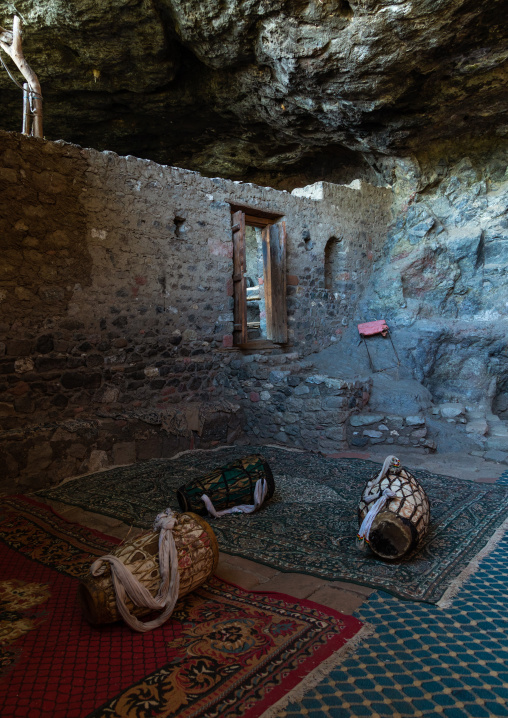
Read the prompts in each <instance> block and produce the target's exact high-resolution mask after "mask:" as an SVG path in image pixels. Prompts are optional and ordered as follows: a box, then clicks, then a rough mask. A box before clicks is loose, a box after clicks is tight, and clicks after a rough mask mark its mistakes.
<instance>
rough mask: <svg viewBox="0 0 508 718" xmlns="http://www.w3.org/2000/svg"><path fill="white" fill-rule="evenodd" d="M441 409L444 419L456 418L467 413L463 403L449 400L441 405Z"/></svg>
mask: <svg viewBox="0 0 508 718" xmlns="http://www.w3.org/2000/svg"><path fill="white" fill-rule="evenodd" d="M439 411H440V412H441V416H442V417H443V418H444V419H456V418H457V417H458V416H461V414H465V413H466V410H465V407H464V405H463V404H456V403H452V402H448V403H446V404H440V405H439Z"/></svg>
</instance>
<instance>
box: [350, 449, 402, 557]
mask: <svg viewBox="0 0 508 718" xmlns="http://www.w3.org/2000/svg"><path fill="white" fill-rule="evenodd" d="M398 462H399V460H398V459H397V457H396V456H387V457H386V459H385V461H384V464H383V467H382V469H381V471H380V472H379V474H378V475H377V476H376V478H375V479H374V481H373V482H372V485H371V487H370V489H369V492H368V493H367V494H365V495H364V496H362V500H363V501H364V502H365V503H366V504H367V505H368V504H371V503H372V502H373V501H375V503H374V505H373V506H371V507H370V509H369V511H368V512H367V515H366V516H365V518H364V519H363V521H362V525H361V526H360V528H359V530H358V533H357V535H356V543H357V546H358V548H362V549H363V548H365V547H366V545H368V544H369V538H370V530H371V528H372V524H373V522H374V519H375V518H376V516H377V515H378V513H379V512H380V511H381V509H382V508H383V506H384V505H385V504H386V502H387V501H388V500H389V499H392V498H393V497H394V496H396V494H395V493H394V492H393V491H392V490H391V489H384V491H376V492H372V488H373V486H375V485H376V484H377V485H379V483H380V482H381V481H382V480H383V479H384V478H385V476H386V474H387V473H388V471H389V469H390V466H391V465H392V463H394V464H395V463H396V464H398Z"/></svg>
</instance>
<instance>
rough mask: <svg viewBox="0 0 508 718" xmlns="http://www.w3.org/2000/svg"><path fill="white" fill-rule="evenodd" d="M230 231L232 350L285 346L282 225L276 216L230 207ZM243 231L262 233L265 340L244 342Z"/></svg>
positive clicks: (285, 314)
mask: <svg viewBox="0 0 508 718" xmlns="http://www.w3.org/2000/svg"><path fill="white" fill-rule="evenodd" d="M231 210H232V231H233V297H234V308H233V313H234V324H233V346H234V347H235V348H240V349H261V348H270V347H280V346H284V345H287V343H288V327H287V305H286V291H287V286H286V284H287V280H286V276H287V274H286V223H285V222H284V221H282V219H281V216H280V215H275V214H274V215H271V214H268V213H266V214H265V213H263V214H261V213H259V212H258V210H252V209H250V208H248V207H238V206H232V207H231ZM246 227H258V228H260V229H261V230H262V243H263V244H262V246H263V275H264V276H263V284H264V292H265V309H266V328H267V338H266V339H251V340H249V339H248V327H247V286H246V281H245V271H246V266H247V263H246V247H245V229H246Z"/></svg>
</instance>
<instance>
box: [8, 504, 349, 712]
mask: <svg viewBox="0 0 508 718" xmlns="http://www.w3.org/2000/svg"><path fill="white" fill-rule="evenodd" d="M115 543H118V541H117V540H116V539H112V538H110V537H107V536H104V535H101V534H99V533H97V532H94V531H92V530H89V529H86V528H84V527H82V526H79V525H77V524H72V523H69V522H67V521H65V520H64V519H63V518H61V517H59V516H57V515H56V514H55V513H53V512H52V511H51V510H50V509H48V507H46V506H43V505H41V504H38V503H36V502H34V501H31V500H30V499H27V498H24V497H14V498H12V497H11V498H8V499H4V500H3V505H2V508H1V509H0V715H1V716H2V718H18V717H19V718H27V717H29V718H50V717H51V718H81V717H85V716H90V718H92V716H93V718H114V717H115V716H122V717H125V718H127V717H128V718H149V717H150V718H151V717H154V716H158V717H164V718H170V717H173V716H174V717H176V716H178V718H191V717H192V718H198V717H201V716H202V717H205V716H206V717H210V718H211V717H212V716H216V717H217V718H219V717H222V716H239V717H242V718H255V717H256V716H261V715H262V714H263V713H264V712H265V711H266V710H268V709H269V708H270V707H271V706H273V705H274V704H275V703H276V702H277V701H279V700H280V699H281V698H283V697H284V696H285V695H287V694H288V693H289V692H290V691H292V690H293V689H294V688H295V687H298V686H299V685H302V684H301V682H302V681H305V680H307V679H308V678H309V676H311V674H312V672H313V671H314V670H315V669H316V668H317V667H319V666H320V665H322V664H323V662H324V661H330V660H332V661H333V660H334V658H335V657H333V654H334V653H335V652H336V651H338V650H339V649H340V648H342V647H343V646H344V645H345V644H346V642H347V641H348V640H349V639H351V638H352V637H353V636H354V635H355V634H356V633H357V632H358V631H359V629H360V628H361V625H362V624H361V623H360V622H359V621H358V620H357V619H355V618H353V617H351V616H344V615H342V614H340V613H337V612H336V611H333V610H331V609H328V608H324V607H321V606H318V605H317V604H315V603H312V602H310V601H298V602H295V601H294V599H291V598H290V597H288V596H283V595H282V594H275V593H272V594H263V593H253V592H248V591H244V590H243V589H240V588H237V587H235V586H232V585H230V584H227V583H225V582H223V581H220V580H218V579H216V578H214V579H212V581H210V582H209V583H207V584H206V585H205V586H204V587H202V588H200V589H199V590H198V591H195V592H194V593H193V594H191V595H189V596H187V597H185V599H183V600H182V601H180V602H179V603H178V605H177V609H176V611H175V613H174V614H173V616H172V618H171V619H170V620H169V621H168V622H167V623H166V624H165V625H164V626H163V627H162V628H160V629H157V630H155V631H153V632H151V633H147V634H139V633H134V632H133V631H131V630H130V629H129V628H127V627H126V626H124V625H121V624H117V625H113V626H107V627H103V628H102V629H94V628H92V627H90V626H89V625H88V624H87V623H86V622H85V621H84V619H83V618H82V616H81V611H80V608H79V605H78V603H77V598H76V593H77V586H78V578H79V577H80V576H82V575H84V574H85V573H86V572H87V570H88V567H89V565H90V563H91V561H92V560H93V557H94V556H100V555H102V554H103V553H106V552H107V551H109V550H110V549H111V547H112V545H113V544H115Z"/></svg>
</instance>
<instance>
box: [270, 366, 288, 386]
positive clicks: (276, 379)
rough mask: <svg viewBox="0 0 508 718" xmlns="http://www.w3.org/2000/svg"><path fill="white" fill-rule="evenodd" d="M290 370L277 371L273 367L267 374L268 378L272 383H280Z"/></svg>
mask: <svg viewBox="0 0 508 718" xmlns="http://www.w3.org/2000/svg"><path fill="white" fill-rule="evenodd" d="M290 373H291V372H289V371H279V370H276V369H274V370H273V371H271V372H270V374H269V375H268V378H269V380H270V381H271V382H272V384H280V383H281V382H283V381H285V380H286V379H287V377H288V376H289V374H290Z"/></svg>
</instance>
